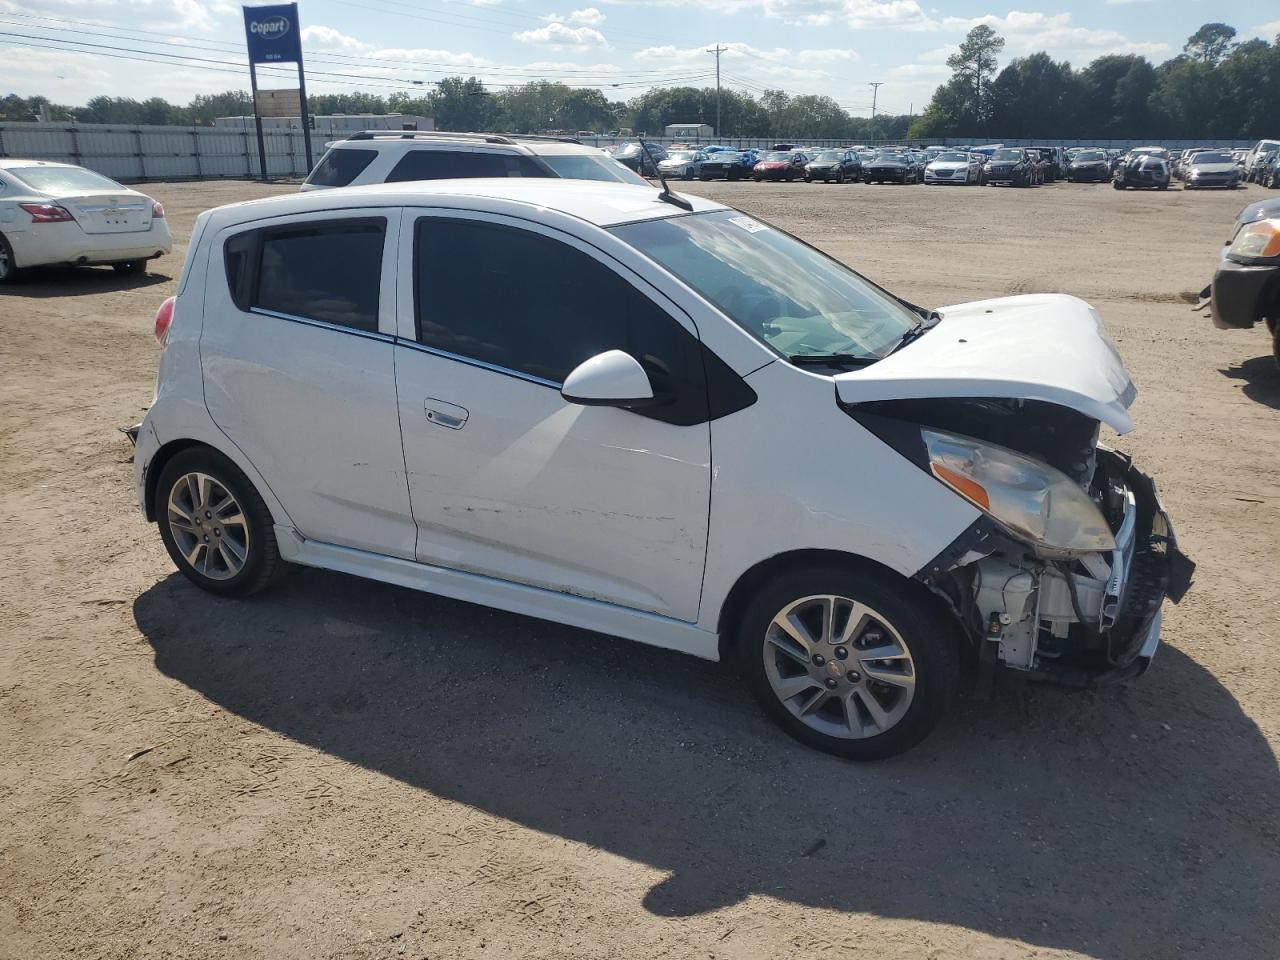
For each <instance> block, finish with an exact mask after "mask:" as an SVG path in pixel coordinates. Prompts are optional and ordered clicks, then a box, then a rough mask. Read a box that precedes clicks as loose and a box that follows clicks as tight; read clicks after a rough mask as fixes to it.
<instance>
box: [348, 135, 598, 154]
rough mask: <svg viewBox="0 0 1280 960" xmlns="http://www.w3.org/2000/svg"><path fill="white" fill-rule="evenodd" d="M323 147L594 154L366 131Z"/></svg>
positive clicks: (549, 145) (537, 143) (545, 145)
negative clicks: (365, 133)
mask: <svg viewBox="0 0 1280 960" xmlns="http://www.w3.org/2000/svg"><path fill="white" fill-rule="evenodd" d="M428 132H429V131H428ZM327 146H328V147H329V148H330V149H335V150H370V149H372V150H378V151H382V152H398V153H408V152H410V151H413V150H461V151H466V152H475V153H508V154H510V153H535V154H539V155H541V156H566V155H569V156H572V155H577V156H583V155H590V154H594V153H596V152H597V149H596V148H595V147H591V146H587V145H586V144H582V143H577V142H573V141H568V140H554V139H550V138H547V139H537V138H530V139H512V138H507V137H505V136H502V135H499V134H493V135H492V136H489V137H485V136H483V135H480V134H464V135H461V136H453V137H451V136H448V135H447V134H446V135H443V136H430V137H428V136H413V135H410V134H402V133H400V132H399V131H396V130H388V131H386V133H385V134H384V133H383V132H382V131H370V133H369V134H368V135H363V134H362V135H360V136H358V137H348V138H346V139H345V140H333V141H330V142H329V143H328V144H327Z"/></svg>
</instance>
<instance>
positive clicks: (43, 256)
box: [0, 158, 173, 282]
mask: <svg viewBox="0 0 1280 960" xmlns="http://www.w3.org/2000/svg"><path fill="white" fill-rule="evenodd" d="M172 247H173V242H172V240H170V238H169V227H168V224H167V222H166V221H165V217H164V207H162V206H161V205H160V204H159V203H157V202H156V201H155V200H152V199H151V198H150V197H148V196H147V195H146V194H143V193H139V192H138V191H137V190H131V189H130V188H128V187H126V186H123V185H122V184H119V183H116V182H115V181H114V180H111V179H109V178H108V177H104V176H103V175H102V174H100V173H95V172H94V171H92V170H86V169H85V168H84V167H77V166H74V165H72V164H69V163H52V162H50V161H47V160H18V159H12V158H10V159H0V282H4V281H6V280H13V279H16V278H17V277H18V276H19V272H20V271H21V270H22V269H23V268H25V267H37V266H46V265H52V264H81V265H85V264H96V263H109V264H111V265H112V266H114V267H115V268H116V270H117V271H118V272H121V273H141V272H142V271H143V270H144V269H145V268H146V263H147V261H148V260H150V259H152V258H154V257H161V256H164V255H165V254H167V253H168V252H169V251H170V250H171V249H172Z"/></svg>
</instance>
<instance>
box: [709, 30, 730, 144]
mask: <svg viewBox="0 0 1280 960" xmlns="http://www.w3.org/2000/svg"><path fill="white" fill-rule="evenodd" d="M728 49H729V48H728V47H722V46H720V44H719V43H717V44H716V45H715V46H714V47H713V48H712V49H710V50H708V51H707V53H714V54H715V55H716V139H717V140H718V139H720V138H721V136H723V134H722V133H721V131H720V54H722V53H724V52H725V51H726V50H728Z"/></svg>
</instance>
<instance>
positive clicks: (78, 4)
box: [0, 0, 239, 33]
mask: <svg viewBox="0 0 1280 960" xmlns="http://www.w3.org/2000/svg"><path fill="white" fill-rule="evenodd" d="M39 6H40V9H39V10H36V9H33V4H31V3H24V2H20V0H0V12H3V13H18V14H24V15H27V16H30V15H33V14H44V15H48V16H52V17H62V18H67V19H76V20H86V21H92V22H95V23H101V24H103V25H108V24H115V25H120V26H126V25H133V24H145V25H146V27H147V29H150V30H155V29H162V30H163V29H168V30H172V31H174V32H175V33H177V32H181V31H182V30H186V31H192V30H199V31H206V30H209V29H211V28H212V27H213V26H214V21H215V19H216V18H215V17H214V14H218V15H225V14H227V13H228V12H235V13H237V14H238V13H239V7H238V6H237V7H233V6H231V5H230V4H229V3H228V2H226V0H215V2H213V3H202V2H200V0H43V2H41V3H40V4H39Z"/></svg>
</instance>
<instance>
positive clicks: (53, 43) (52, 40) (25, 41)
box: [0, 31, 710, 90]
mask: <svg viewBox="0 0 1280 960" xmlns="http://www.w3.org/2000/svg"><path fill="white" fill-rule="evenodd" d="M0 37H11V38H15V39H14V40H12V41H10V42H12V43H13V44H14V45H15V46H20V47H29V48H32V49H38V50H62V51H63V52H69V53H79V54H83V55H85V56H97V57H105V58H107V59H113V60H132V61H136V62H141V63H158V64H164V65H166V66H175V67H187V68H191V69H203V70H214V71H217V72H222V73H236V74H241V75H242V74H243V71H244V70H245V69H247V67H248V65H247V63H245V62H242V61H237V60H215V59H213V58H210V57H196V56H190V55H182V54H176V53H166V52H163V51H159V50H140V49H137V48H135V47H120V46H115V45H112V44H100V43H90V42H89V41H86V40H72V39H65V38H56V37H36V36H32V35H30V34H20V33H14V32H11V31H0ZM69 44H74V45H76V46H79V47H90V48H93V49H88V50H82V49H75V48H72V49H69V50H68V49H67V45H69ZM179 46H180V45H179ZM107 51H110V52H107ZM157 58H163V59H157ZM211 65H216V66H211ZM260 69H262V70H263V71H264V72H265V73H266V75H267V76H270V77H273V78H277V79H284V78H286V77H288V76H290V75H291V74H289V73H280V72H272V71H273V69H274V68H271V67H267V66H263V67H260ZM307 73H308V74H309V75H312V76H316V77H320V78H322V80H323V82H325V83H331V84H340V85H344V86H363V87H371V88H375V89H393V90H403V89H405V88H406V87H410V86H422V85H431V86H438V85H439V83H440V81H439V80H413V81H407V80H399V79H397V78H395V77H378V76H365V75H362V74H353V73H337V72H334V71H326V70H313V69H311V68H309V67H308V68H307ZM709 76H710V74H707V73H702V74H696V75H691V76H685V77H668V78H667V79H666V80H662V81H651V80H633V81H620V82H617V83H608V84H603V85H584V86H580V87H573V88H572V89H587V90H596V89H600V87H601V86H608V87H611V88H615V89H618V88H623V87H656V86H668V85H670V84H675V83H680V82H686V81H690V80H705V79H707V77H709ZM379 81H384V82H379ZM386 81H389V82H386ZM486 85H487V86H491V87H513V86H522V84H511V83H489V84H486ZM566 86H568V84H566Z"/></svg>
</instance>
